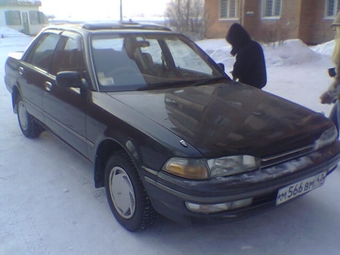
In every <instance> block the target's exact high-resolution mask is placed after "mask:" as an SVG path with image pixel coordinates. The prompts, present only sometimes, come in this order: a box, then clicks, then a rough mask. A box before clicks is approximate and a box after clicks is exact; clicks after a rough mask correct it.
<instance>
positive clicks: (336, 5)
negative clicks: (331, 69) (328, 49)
mask: <svg viewBox="0 0 340 255" xmlns="http://www.w3.org/2000/svg"><path fill="white" fill-rule="evenodd" d="M205 10H206V15H207V30H206V37H207V38H223V37H225V35H226V33H227V32H228V30H229V28H230V26H231V24H233V23H234V22H238V23H240V24H241V25H242V26H243V27H244V28H245V29H246V30H247V31H248V32H249V34H250V35H251V36H252V37H253V38H254V39H256V40H259V41H264V42H270V41H280V40H285V39H294V38H299V39H301V40H302V41H304V42H305V43H306V44H319V43H322V42H325V41H329V40H332V39H333V38H334V32H333V31H332V29H331V27H330V25H331V24H332V22H333V20H334V18H335V16H336V14H337V12H338V11H339V10H340V1H339V0H205Z"/></svg>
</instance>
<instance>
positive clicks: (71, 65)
mask: <svg viewBox="0 0 340 255" xmlns="http://www.w3.org/2000/svg"><path fill="white" fill-rule="evenodd" d="M62 71H78V72H80V73H83V72H84V71H85V61H84V50H83V40H82V37H81V36H80V35H78V34H75V33H72V32H64V33H63V34H62V37H61V39H60V43H59V44H58V47H57V50H56V53H55V56H54V61H53V69H52V72H51V73H52V74H54V75H56V74H57V73H58V72H62Z"/></svg>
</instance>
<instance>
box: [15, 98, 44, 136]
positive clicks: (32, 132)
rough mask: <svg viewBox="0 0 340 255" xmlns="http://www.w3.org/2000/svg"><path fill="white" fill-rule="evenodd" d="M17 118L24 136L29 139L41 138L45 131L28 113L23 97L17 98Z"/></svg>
mask: <svg viewBox="0 0 340 255" xmlns="http://www.w3.org/2000/svg"><path fill="white" fill-rule="evenodd" d="M17 116H18V122H19V127H20V129H21V132H22V133H23V134H24V136H26V137H28V138H37V137H39V136H40V134H41V132H42V131H43V130H44V129H43V128H42V127H41V126H40V125H39V124H38V123H37V122H36V120H35V119H34V117H33V116H31V115H30V114H29V113H28V112H27V110H26V107H25V103H24V101H23V100H22V98H21V96H18V98H17Z"/></svg>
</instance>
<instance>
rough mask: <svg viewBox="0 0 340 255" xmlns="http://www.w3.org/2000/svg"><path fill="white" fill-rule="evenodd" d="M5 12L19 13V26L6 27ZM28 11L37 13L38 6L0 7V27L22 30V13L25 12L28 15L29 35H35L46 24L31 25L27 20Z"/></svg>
mask: <svg viewBox="0 0 340 255" xmlns="http://www.w3.org/2000/svg"><path fill="white" fill-rule="evenodd" d="M6 11H20V13H21V25H7V24H6V16H5V12H6ZM29 11H39V6H3V7H0V27H9V28H12V29H15V30H18V31H20V32H21V31H23V30H24V23H23V16H22V13H24V12H26V13H27V15H28V25H29V34H30V35H36V34H38V33H39V31H40V30H41V29H42V28H43V27H44V26H46V25H47V24H31V23H30V20H29V18H30V17H29Z"/></svg>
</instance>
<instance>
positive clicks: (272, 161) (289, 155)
mask: <svg viewBox="0 0 340 255" xmlns="http://www.w3.org/2000/svg"><path fill="white" fill-rule="evenodd" d="M313 150H314V146H313V145H308V146H305V147H301V148H298V149H295V150H290V151H287V152H284V153H280V154H277V155H274V156H270V157H266V158H262V159H261V167H269V166H272V165H276V164H279V163H282V162H285V161H288V160H291V159H294V158H298V157H301V156H303V155H306V154H308V153H310V152H312V151H313Z"/></svg>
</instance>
